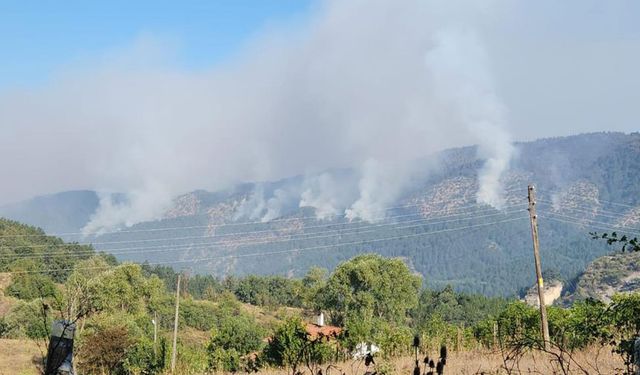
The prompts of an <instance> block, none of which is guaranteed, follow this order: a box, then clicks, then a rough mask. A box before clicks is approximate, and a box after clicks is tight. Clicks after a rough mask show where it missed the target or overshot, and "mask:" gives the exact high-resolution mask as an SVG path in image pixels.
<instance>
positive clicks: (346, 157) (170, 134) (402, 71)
mask: <svg viewBox="0 0 640 375" xmlns="http://www.w3.org/2000/svg"><path fill="white" fill-rule="evenodd" d="M490 10H491V7H490V6H482V7H479V6H476V5H474V3H473V2H449V1H447V2H442V1H423V0H407V1H386V0H384V1H383V0H373V1H365V0H352V1H344V0H340V1H338V0H330V1H326V2H324V3H323V5H322V6H321V7H320V8H319V9H318V10H317V12H316V13H315V14H314V15H313V17H311V20H310V21H309V23H308V25H307V26H306V27H304V28H300V29H296V30H293V31H295V32H291V31H292V30H284V31H283V32H278V31H275V32H271V33H266V34H264V35H263V36H262V37H260V38H258V39H256V40H254V41H253V42H252V43H251V44H250V45H249V46H248V47H247V48H246V49H245V50H243V51H242V52H241V53H239V54H238V55H237V56H236V57H234V58H233V59H230V60H228V61H225V62H224V63H220V64H218V65H216V66H215V67H213V68H211V69H209V70H205V71H199V72H184V71H182V70H180V69H178V68H176V67H174V66H172V65H171V64H168V63H166V62H165V61H166V60H165V58H164V57H163V56H162V48H160V50H161V52H160V53H157V49H158V48H157V44H158V42H156V41H153V40H152V41H149V39H141V40H139V41H137V42H136V44H134V46H133V47H132V48H131V49H129V50H125V51H121V52H117V53H115V55H116V58H107V59H106V60H105V61H99V62H98V63H96V64H92V65H91V67H89V68H84V69H80V70H79V71H75V70H69V71H67V72H66V73H65V74H61V75H59V76H57V78H56V79H54V80H52V81H51V82H50V83H49V84H48V85H46V86H44V87H42V88H40V89H33V90H27V91H11V92H7V93H4V94H0V116H1V117H0V123H2V124H9V125H8V126H6V127H5V126H3V128H2V129H0V132H1V133H2V134H0V153H1V154H0V170H3V171H5V173H6V174H7V175H12V176H14V179H13V181H22V183H23V184H24V185H22V187H23V188H24V191H28V192H30V193H36V192H39V191H37V190H34V189H35V188H36V187H37V189H46V190H44V191H56V190H68V189H77V188H93V189H98V190H101V189H104V188H105V187H109V190H110V191H119V192H124V193H125V194H126V197H127V199H125V201H126V202H127V203H126V204H124V203H123V204H114V203H113V202H112V201H110V200H109V199H102V200H101V205H100V208H99V209H98V211H97V212H96V214H95V215H94V216H93V218H92V221H91V222H90V223H89V224H88V225H87V227H86V228H85V232H87V233H89V232H95V231H100V230H107V229H110V228H114V227H119V226H122V225H125V226H126V225H131V224H134V223H136V222H139V221H144V220H150V219H154V218H158V217H159V216H160V215H161V214H162V212H164V210H165V209H166V207H167V206H168V205H170V204H171V200H172V198H173V197H174V196H175V195H177V194H181V193H184V192H186V191H191V190H194V189H209V190H217V189H222V188H228V187H230V186H232V185H234V184H236V183H239V182H243V181H268V180H273V179H278V178H283V177H287V176H292V175H299V174H302V175H307V176H309V178H308V179H307V180H308V182H307V183H306V184H305V183H302V185H301V186H299V187H298V188H296V189H293V190H287V189H284V190H281V191H276V192H275V193H273V194H270V195H269V196H266V195H265V192H264V191H260V189H258V190H257V191H256V192H255V193H254V194H253V196H252V197H251V198H250V199H248V200H247V201H246V202H245V203H244V204H243V205H242V206H241V208H240V209H239V211H238V215H239V216H247V217H250V218H259V219H261V220H270V219H272V218H275V217H277V216H278V215H281V214H282V212H283V208H284V207H289V206H291V205H293V206H309V207H314V208H315V209H316V213H317V215H318V216H319V217H327V216H328V215H332V214H336V213H340V212H345V213H346V214H347V216H348V217H349V218H351V219H355V218H361V219H364V220H374V219H375V218H376V217H379V216H380V212H381V210H384V209H385V208H387V206H388V205H390V204H392V203H393V201H394V200H395V199H396V198H397V197H398V196H399V195H400V194H401V193H402V191H403V189H404V188H405V186H406V184H407V181H408V180H407V178H409V177H410V176H411V175H412V174H413V173H414V172H413V171H412V170H411V168H409V167H407V165H408V164H409V163H410V161H412V160H415V159H417V158H420V157H423V156H425V155H428V154H433V153H434V152H435V151H438V150H442V149H444V148H446V147H451V146H458V145H465V144H470V143H478V144H479V156H481V157H482V158H485V159H486V160H487V162H486V164H485V166H484V167H483V169H482V170H481V172H480V176H479V181H480V190H479V192H478V200H479V201H481V202H485V203H488V204H492V205H495V206H497V207H499V206H500V204H501V199H502V198H501V191H500V176H501V175H502V173H503V172H504V171H505V170H506V168H508V165H509V160H510V159H511V157H512V154H513V151H512V148H511V145H510V136H509V135H508V134H507V132H506V127H507V125H506V119H505V109H504V108H503V107H504V106H503V105H502V104H501V102H500V100H499V99H498V95H497V93H496V92H495V90H494V88H493V78H492V75H491V61H490V59H489V56H488V53H487V52H486V49H485V48H484V46H483V41H482V37H481V35H480V33H478V32H477V31H476V28H478V29H479V28H480V25H479V23H478V25H476V22H475V20H476V18H478V19H484V18H483V17H485V13H486V12H489V11H490ZM292 35H293V36H292ZM150 45H151V47H150ZM149 50H152V51H154V52H153V53H149ZM169 60H170V59H169ZM7 129H9V130H8V132H7ZM22 140H24V142H26V143H25V144H24V145H23V146H26V145H27V144H28V146H29V147H28V150H29V152H28V153H23V155H24V157H23V159H22V160H21V162H20V163H14V162H12V160H14V159H13V158H12V157H10V155H12V154H11V153H14V152H17V151H16V147H18V150H20V149H21V148H20V147H21V142H22ZM16 142H17V146H16V144H15V143H16ZM24 149H27V148H26V147H24ZM353 166H356V168H358V166H360V167H359V170H358V172H357V174H358V175H359V179H357V181H356V182H352V181H351V180H349V179H345V180H344V181H343V180H342V179H340V178H335V179H334V178H329V177H326V176H325V177H323V175H322V174H321V171H326V170H330V169H332V168H342V167H353ZM421 172H424V171H421ZM61 176H64V177H61ZM314 176H318V177H317V181H313V180H314V178H315V177H314ZM16 184H18V183H17V182H16ZM18 185H19V184H18ZM341 190H343V191H345V192H346V193H345V194H344V195H340V196H338V195H336V191H341ZM9 192H10V191H7V192H6V193H9Z"/></svg>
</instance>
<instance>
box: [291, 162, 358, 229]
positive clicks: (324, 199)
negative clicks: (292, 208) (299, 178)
mask: <svg viewBox="0 0 640 375" xmlns="http://www.w3.org/2000/svg"><path fill="white" fill-rule="evenodd" d="M355 187H356V185H355V181H353V179H352V178H351V176H347V175H343V176H340V177H338V178H336V177H334V176H333V175H332V174H331V173H329V172H324V173H321V174H320V175H316V176H308V177H307V178H306V179H305V181H304V183H303V191H302V194H301V195H300V203H299V207H313V208H314V209H315V215H316V217H317V218H318V219H320V220H325V219H330V218H332V217H335V216H338V215H340V214H342V213H343V212H344V210H345V208H346V207H348V206H349V204H351V202H353V200H354V197H356V196H357V190H356V189H355Z"/></svg>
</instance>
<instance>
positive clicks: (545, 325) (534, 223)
mask: <svg viewBox="0 0 640 375" xmlns="http://www.w3.org/2000/svg"><path fill="white" fill-rule="evenodd" d="M527 190H528V198H529V208H528V210H529V218H530V220H531V237H532V239H533V257H534V259H535V263H536V276H537V278H538V281H537V282H538V300H539V302H540V324H541V326H540V331H541V333H542V339H543V340H544V348H545V350H549V322H547V306H546V305H545V304H544V290H543V289H544V281H543V280H542V266H541V265H540V242H539V241H538V215H536V192H535V188H534V186H533V185H529V187H528V189H527Z"/></svg>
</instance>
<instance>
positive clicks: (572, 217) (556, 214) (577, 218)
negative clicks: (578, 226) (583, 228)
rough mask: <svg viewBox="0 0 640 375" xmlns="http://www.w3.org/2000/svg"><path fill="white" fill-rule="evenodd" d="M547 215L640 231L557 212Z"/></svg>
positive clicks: (634, 228)
mask: <svg viewBox="0 0 640 375" xmlns="http://www.w3.org/2000/svg"><path fill="white" fill-rule="evenodd" d="M547 214H549V215H554V216H560V217H564V218H568V219H573V220H577V221H578V222H583V223H584V222H588V223H596V224H602V225H607V226H610V227H615V228H623V229H631V230H640V228H636V227H629V226H626V225H618V224H612V223H607V222H604V221H598V220H591V219H586V218H579V217H574V216H569V215H563V214H559V213H555V212H547Z"/></svg>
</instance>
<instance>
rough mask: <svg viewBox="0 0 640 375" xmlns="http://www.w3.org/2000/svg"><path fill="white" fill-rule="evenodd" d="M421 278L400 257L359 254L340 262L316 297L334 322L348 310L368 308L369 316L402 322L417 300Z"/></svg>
mask: <svg viewBox="0 0 640 375" xmlns="http://www.w3.org/2000/svg"><path fill="white" fill-rule="evenodd" d="M419 288H420V278H419V277H418V276H416V275H414V274H412V273H411V271H410V270H409V268H408V267H407V265H406V264H405V263H404V262H403V261H402V260H400V259H394V258H384V257H382V256H380V255H375V254H366V255H360V256H357V257H355V258H353V259H351V260H350V261H348V262H344V263H342V264H340V265H339V266H338V267H337V268H336V270H335V271H334V273H333V274H332V275H331V276H330V277H329V280H328V282H327V285H326V287H325V288H324V289H322V291H321V292H320V294H319V296H318V299H319V301H320V304H321V306H322V308H323V309H324V310H326V311H330V313H331V319H332V320H333V321H334V322H335V323H336V324H341V323H343V322H345V321H346V320H347V319H348V317H349V314H353V313H358V314H360V317H361V318H365V317H363V316H362V312H365V311H366V312H368V314H369V315H370V316H371V317H377V318H380V319H384V320H385V321H388V322H391V323H395V324H402V323H404V321H405V319H406V313H407V311H408V310H409V309H412V308H415V307H416V306H417V304H418V290H419Z"/></svg>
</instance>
